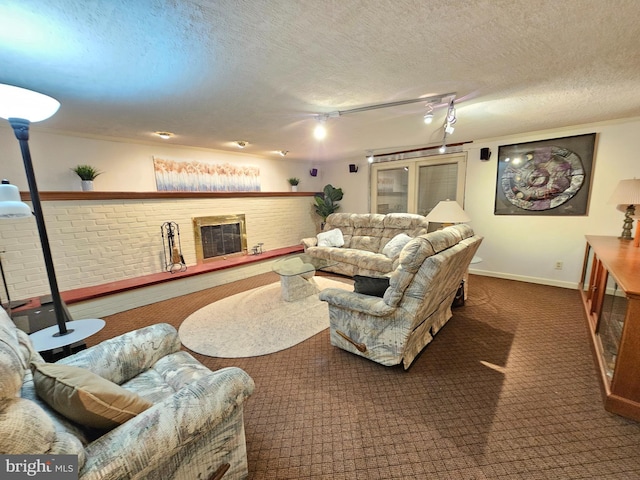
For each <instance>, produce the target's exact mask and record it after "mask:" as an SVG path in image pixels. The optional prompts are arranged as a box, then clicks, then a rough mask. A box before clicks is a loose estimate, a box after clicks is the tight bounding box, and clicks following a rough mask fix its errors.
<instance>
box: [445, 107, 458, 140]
mask: <svg viewBox="0 0 640 480" xmlns="http://www.w3.org/2000/svg"><path fill="white" fill-rule="evenodd" d="M453 100H454V99H453V98H451V100H449V108H448V109H447V117H446V118H445V121H444V131H445V133H446V134H447V135H451V134H452V133H453V131H454V130H455V128H454V127H453V125H454V124H455V123H456V122H457V121H458V119H457V118H456V108H455V107H454V105H453Z"/></svg>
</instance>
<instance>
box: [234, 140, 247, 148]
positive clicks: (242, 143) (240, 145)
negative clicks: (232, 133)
mask: <svg viewBox="0 0 640 480" xmlns="http://www.w3.org/2000/svg"><path fill="white" fill-rule="evenodd" d="M235 144H236V145H237V146H238V148H244V147H246V146H247V145H249V142H247V141H246V140H238V141H237V142H235Z"/></svg>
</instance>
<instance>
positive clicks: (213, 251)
mask: <svg viewBox="0 0 640 480" xmlns="http://www.w3.org/2000/svg"><path fill="white" fill-rule="evenodd" d="M193 228H194V238H195V242H196V257H197V258H198V263H202V262H208V261H211V260H218V259H221V258H226V257H229V256H237V255H245V254H246V253H247V235H246V229H245V218H244V215H224V216H216V217H197V218H194V219H193Z"/></svg>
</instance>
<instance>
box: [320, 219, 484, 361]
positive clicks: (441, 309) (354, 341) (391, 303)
mask: <svg viewBox="0 0 640 480" xmlns="http://www.w3.org/2000/svg"><path fill="white" fill-rule="evenodd" d="M481 241H482V237H480V236H478V235H474V233H473V230H472V229H471V227H469V226H468V225H465V224H460V225H454V226H451V227H447V228H445V229H442V230H438V231H435V232H432V233H428V234H426V235H420V236H418V237H416V238H414V239H412V240H410V241H409V243H407V244H406V245H405V246H404V248H403V249H402V251H401V252H400V257H399V261H398V265H397V267H396V268H395V270H394V271H393V272H392V273H391V275H390V277H389V287H388V288H387V289H386V291H384V297H382V298H379V297H377V296H370V295H365V294H363V293H356V292H349V291H345V290H342V289H336V288H329V289H325V290H323V291H322V292H320V300H323V301H325V302H327V303H328V304H329V319H330V323H331V327H330V333H331V343H332V344H333V345H335V346H337V347H340V348H342V349H344V350H347V351H349V352H352V353H355V354H356V355H361V356H363V357H365V358H368V359H370V360H373V361H375V362H378V363H381V364H383V365H387V366H391V365H398V364H399V363H402V364H403V365H404V368H405V369H407V368H409V366H410V365H411V363H412V362H413V360H414V359H415V357H416V356H417V355H418V354H419V353H420V352H421V351H422V349H423V348H424V347H425V346H426V345H427V344H428V343H429V342H430V341H431V340H432V339H433V336H434V335H435V334H436V333H437V332H438V331H439V330H440V329H441V328H442V326H443V325H444V324H445V323H446V322H447V321H448V320H449V319H450V318H451V316H452V313H451V304H452V302H453V299H454V297H455V295H456V292H457V291H458V288H459V286H460V282H461V281H462V279H463V278H464V275H465V273H466V271H467V269H468V268H469V264H470V263H471V259H472V258H473V256H474V254H475V253H476V251H477V249H478V247H479V246H480V243H481Z"/></svg>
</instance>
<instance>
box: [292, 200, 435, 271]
mask: <svg viewBox="0 0 640 480" xmlns="http://www.w3.org/2000/svg"><path fill="white" fill-rule="evenodd" d="M428 226H429V222H428V221H427V220H426V219H425V217H423V216H422V215H418V214H413V213H389V214H386V215H382V214H379V213H332V214H331V215H329V216H328V217H327V221H326V222H325V225H324V228H323V229H322V232H321V234H320V236H322V234H326V233H327V232H332V231H335V230H339V236H341V237H342V239H343V244H342V245H340V243H337V244H336V243H335V242H334V243H333V245H328V246H326V245H323V246H319V245H318V237H310V238H303V239H302V245H303V246H304V251H305V253H307V254H308V255H311V256H313V257H318V258H323V259H328V260H332V261H335V262H336V263H335V265H333V266H330V267H326V268H323V270H327V271H329V272H334V273H339V274H342V275H348V276H350V277H353V276H355V275H367V276H385V275H387V274H389V273H391V272H392V271H393V270H394V269H395V268H396V266H397V265H398V256H399V254H400V250H402V247H403V246H404V245H405V244H406V243H407V241H408V240H409V239H410V237H416V236H418V235H421V234H423V233H427V227H428ZM336 245H340V246H336Z"/></svg>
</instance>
